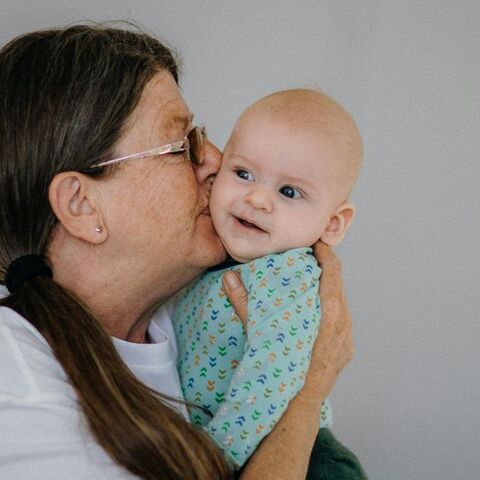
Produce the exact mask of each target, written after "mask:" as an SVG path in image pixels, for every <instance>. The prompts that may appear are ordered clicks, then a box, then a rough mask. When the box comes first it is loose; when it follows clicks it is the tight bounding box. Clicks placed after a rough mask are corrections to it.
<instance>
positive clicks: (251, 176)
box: [235, 169, 254, 182]
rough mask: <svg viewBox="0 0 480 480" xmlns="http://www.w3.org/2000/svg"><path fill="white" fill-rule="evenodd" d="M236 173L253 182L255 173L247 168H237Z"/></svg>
mask: <svg viewBox="0 0 480 480" xmlns="http://www.w3.org/2000/svg"><path fill="white" fill-rule="evenodd" d="M235 173H236V174H237V176H238V177H240V178H241V179H243V180H247V181H249V182H253V180H254V178H253V175H252V174H251V173H249V172H247V171H246V170H241V169H240V170H237V171H236V172H235Z"/></svg>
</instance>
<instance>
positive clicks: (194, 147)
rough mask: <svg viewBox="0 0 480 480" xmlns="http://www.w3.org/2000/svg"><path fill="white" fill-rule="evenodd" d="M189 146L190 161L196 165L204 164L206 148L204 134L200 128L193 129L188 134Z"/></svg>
mask: <svg viewBox="0 0 480 480" xmlns="http://www.w3.org/2000/svg"><path fill="white" fill-rule="evenodd" d="M187 138H188V144H189V147H190V148H189V150H190V152H189V153H190V160H191V162H192V163H195V164H196V165H201V164H202V163H203V155H204V146H203V134H202V130H201V129H200V128H199V127H196V128H193V129H192V130H190V132H189V133H188V137H187Z"/></svg>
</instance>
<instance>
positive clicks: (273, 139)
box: [210, 114, 339, 262]
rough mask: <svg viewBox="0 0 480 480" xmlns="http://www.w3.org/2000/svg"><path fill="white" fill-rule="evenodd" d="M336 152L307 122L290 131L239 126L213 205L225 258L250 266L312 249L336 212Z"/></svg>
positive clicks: (268, 124)
mask: <svg viewBox="0 0 480 480" xmlns="http://www.w3.org/2000/svg"><path fill="white" fill-rule="evenodd" d="M334 164H335V146H334V144H333V143H332V142H331V141H330V140H329V138H328V136H322V135H319V134H318V129H317V130H316V131H315V132H314V130H313V129H312V125H311V123H309V121H308V119H305V121H304V122H303V121H302V125H301V128H298V125H297V126H296V127H295V129H294V130H292V128H290V127H289V125H288V124H282V122H281V121H278V120H275V119H274V118H272V117H271V116H270V117H269V116H268V115H261V114H256V115H253V116H250V117H247V118H246V119H241V121H240V122H239V123H237V125H236V127H235V129H234V131H233V133H232V136H231V137H230V140H229V142H228V144H227V147H226V150H225V153H224V156H223V162H222V166H221V168H220V170H219V172H218V174H217V177H216V179H215V182H214V184H213V188H212V194H211V198H210V211H211V215H212V220H213V222H214V225H215V229H216V231H217V233H218V234H219V236H220V238H221V239H222V241H223V243H224V245H225V248H226V249H227V251H228V252H229V254H230V255H231V256H232V257H233V258H234V259H236V260H238V261H240V262H247V261H249V260H252V259H254V258H258V257H261V256H264V255H266V254H270V253H278V252H283V251H285V250H288V249H291V248H296V247H305V246H310V245H312V244H313V243H315V242H316V241H317V240H318V239H319V238H320V236H321V235H322V233H323V231H324V230H325V228H326V227H327V226H328V224H329V223H330V218H331V215H332V212H333V211H334V210H335V208H336V207H337V204H338V203H339V202H338V200H339V199H338V198H337V196H336V195H335V187H336V185H337V184H338V181H339V179H338V173H337V172H336V170H335V168H334Z"/></svg>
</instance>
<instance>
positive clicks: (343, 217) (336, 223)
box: [320, 203, 355, 247]
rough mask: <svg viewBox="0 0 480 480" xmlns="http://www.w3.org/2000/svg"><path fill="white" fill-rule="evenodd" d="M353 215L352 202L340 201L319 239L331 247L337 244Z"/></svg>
mask: <svg viewBox="0 0 480 480" xmlns="http://www.w3.org/2000/svg"><path fill="white" fill-rule="evenodd" d="M354 216H355V205H353V203H342V204H341V205H340V206H339V207H338V208H337V209H336V210H335V213H334V214H333V215H332V217H331V218H330V223H329V224H328V226H327V228H326V229H325V231H324V232H323V234H322V236H321V237H320V240H322V242H323V243H326V244H327V245H330V246H331V247H334V246H335V245H338V244H339V243H340V242H341V241H342V239H343V237H344V236H345V233H347V230H348V227H349V226H350V224H351V223H352V220H353V217H354Z"/></svg>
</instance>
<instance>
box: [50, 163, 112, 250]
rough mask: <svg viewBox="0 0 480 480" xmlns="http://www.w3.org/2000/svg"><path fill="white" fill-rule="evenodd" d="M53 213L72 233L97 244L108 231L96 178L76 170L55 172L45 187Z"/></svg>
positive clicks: (102, 240) (105, 237)
mask: <svg viewBox="0 0 480 480" xmlns="http://www.w3.org/2000/svg"><path fill="white" fill-rule="evenodd" d="M48 198H49V200H50V205H51V207H52V210H53V212H54V213H55V216H56V217H57V218H58V220H59V222H60V223H61V224H62V226H63V228H65V230H67V231H68V232H69V233H70V234H71V235H72V236H74V237H76V238H79V239H82V240H85V241H86V242H88V243H92V244H100V243H103V242H104V241H105V240H106V239H107V237H108V232H107V229H106V226H105V224H104V222H103V216H102V212H101V209H100V205H99V202H98V189H97V188H96V185H95V181H94V180H93V179H92V178H90V177H88V176H87V175H83V174H81V173H79V172H62V173H59V174H57V175H56V176H55V177H54V178H53V180H52V182H51V183H50V187H49V189H48Z"/></svg>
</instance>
